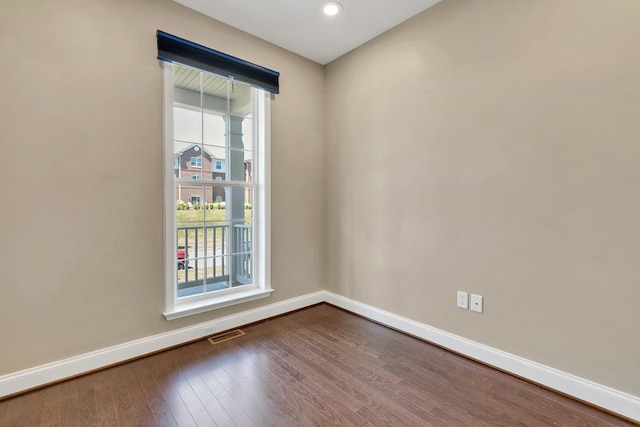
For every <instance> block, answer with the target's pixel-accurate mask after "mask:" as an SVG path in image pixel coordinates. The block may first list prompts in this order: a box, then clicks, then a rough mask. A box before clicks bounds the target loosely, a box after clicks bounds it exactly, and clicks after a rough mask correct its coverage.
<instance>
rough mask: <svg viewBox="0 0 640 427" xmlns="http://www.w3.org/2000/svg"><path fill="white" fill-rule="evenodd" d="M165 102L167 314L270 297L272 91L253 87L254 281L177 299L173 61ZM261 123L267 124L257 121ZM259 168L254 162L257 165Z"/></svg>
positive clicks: (166, 67)
mask: <svg viewBox="0 0 640 427" xmlns="http://www.w3.org/2000/svg"><path fill="white" fill-rule="evenodd" d="M162 67H163V81H164V90H163V101H164V102H163V104H164V258H165V260H164V261H165V263H164V264H165V270H164V283H165V286H164V312H163V314H164V316H165V318H166V319H167V320H173V319H178V318H182V317H186V316H190V315H194V314H198V313H204V312H207V311H210V310H215V309H219V308H223V307H228V306H231V305H235V304H240V303H243V302H247V301H253V300H257V299H260V298H266V297H268V296H270V295H271V293H272V292H273V289H272V288H271V254H270V252H271V228H270V227H271V219H270V212H271V179H270V164H271V150H270V147H271V141H270V135H271V130H270V123H271V104H270V99H271V98H270V94H269V93H267V92H265V91H262V90H258V89H255V88H253V89H252V90H253V91H254V94H253V96H252V98H253V106H252V108H253V112H254V114H253V117H254V118H255V119H258V120H256V121H254V123H255V125H254V135H253V141H254V144H255V146H254V156H255V158H256V164H257V165H258V168H256V169H254V175H253V178H254V180H256V187H255V188H254V201H253V203H254V206H252V216H253V218H252V221H253V226H254V235H253V247H254V248H253V253H254V256H253V263H254V264H253V283H252V284H250V285H245V286H240V287H237V288H229V289H226V290H222V291H216V292H211V293H205V294H200V295H195V296H191V297H184V298H180V299H178V297H177V285H176V277H177V268H178V267H177V262H176V206H175V204H176V201H175V200H174V199H175V184H174V177H175V175H174V169H173V157H174V152H173V145H174V133H173V108H174V94H173V85H174V83H173V64H172V63H170V62H165V61H163V62H162ZM259 121H261V122H262V123H258V122H259ZM254 166H255V165H254Z"/></svg>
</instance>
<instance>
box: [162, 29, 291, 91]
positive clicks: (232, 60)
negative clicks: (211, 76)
mask: <svg viewBox="0 0 640 427" xmlns="http://www.w3.org/2000/svg"><path fill="white" fill-rule="evenodd" d="M156 37H157V39H158V59H160V60H162V61H167V62H178V63H180V64H184V65H189V66H191V67H194V68H198V69H201V70H204V71H209V72H212V73H215V74H219V75H221V76H225V77H233V78H234V79H236V80H238V81H241V82H244V83H248V84H250V85H252V86H256V87H259V88H260V89H264V90H266V91H267V92H271V93H279V92H280V90H279V83H278V78H279V77H280V73H279V72H277V71H273V70H270V69H268V68H264V67H261V66H260V65H256V64H252V63H251V62H247V61H245V60H242V59H239V58H236V57H235V56H231V55H227V54H226V53H222V52H219V51H217V50H214V49H210V48H208V47H205V46H202V45H199V44H197V43H193V42H190V41H189V40H185V39H182V38H180V37H177V36H174V35H172V34H169V33H165V32H164V31H160V30H158V31H157V33H156Z"/></svg>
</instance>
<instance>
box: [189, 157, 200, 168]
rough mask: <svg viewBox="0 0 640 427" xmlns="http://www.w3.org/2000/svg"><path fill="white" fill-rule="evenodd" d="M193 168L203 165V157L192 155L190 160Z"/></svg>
mask: <svg viewBox="0 0 640 427" xmlns="http://www.w3.org/2000/svg"><path fill="white" fill-rule="evenodd" d="M189 163H190V164H191V167H192V168H201V167H202V157H192V158H191V161H190V162H189Z"/></svg>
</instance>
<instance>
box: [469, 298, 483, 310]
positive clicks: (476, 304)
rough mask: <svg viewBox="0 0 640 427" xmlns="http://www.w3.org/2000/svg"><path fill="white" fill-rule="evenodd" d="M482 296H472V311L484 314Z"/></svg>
mask: <svg viewBox="0 0 640 427" xmlns="http://www.w3.org/2000/svg"><path fill="white" fill-rule="evenodd" d="M482 306H483V304H482V295H476V294H471V311H477V312H478V313H482V309H483V307H482Z"/></svg>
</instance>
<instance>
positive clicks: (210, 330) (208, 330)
mask: <svg viewBox="0 0 640 427" xmlns="http://www.w3.org/2000/svg"><path fill="white" fill-rule="evenodd" d="M216 332H217V330H216V324H215V323H210V324H208V325H206V326H203V327H202V328H200V333H201V334H202V336H203V337H208V336H209V335H213V334H215V333H216Z"/></svg>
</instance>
